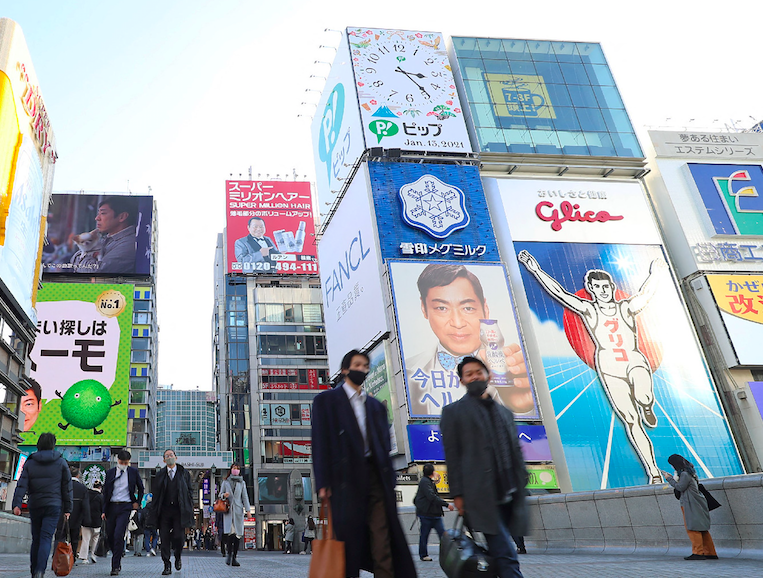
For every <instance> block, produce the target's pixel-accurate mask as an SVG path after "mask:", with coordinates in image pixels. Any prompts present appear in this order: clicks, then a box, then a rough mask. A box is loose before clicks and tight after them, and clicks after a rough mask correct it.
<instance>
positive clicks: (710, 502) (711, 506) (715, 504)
mask: <svg viewBox="0 0 763 578" xmlns="http://www.w3.org/2000/svg"><path fill="white" fill-rule="evenodd" d="M699 491H700V492H702V495H703V496H705V500H707V509H708V510H710V511H711V512H712V511H713V510H717V509H718V508H720V507H721V503H720V502H719V501H718V500H716V499H715V498H714V497H713V494H711V493H710V492H709V491H708V490H707V488H706V487H705V486H704V485H702V484H699Z"/></svg>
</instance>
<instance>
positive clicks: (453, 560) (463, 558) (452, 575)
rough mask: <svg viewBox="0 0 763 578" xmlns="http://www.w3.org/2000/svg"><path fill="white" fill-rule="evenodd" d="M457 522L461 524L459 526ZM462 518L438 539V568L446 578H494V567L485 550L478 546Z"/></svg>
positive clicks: (457, 519) (458, 518)
mask: <svg viewBox="0 0 763 578" xmlns="http://www.w3.org/2000/svg"><path fill="white" fill-rule="evenodd" d="M459 521H460V522H461V524H460V526H459ZM473 534H474V532H472V531H471V529H469V527H468V526H467V525H466V521H465V520H464V518H463V517H462V516H458V517H457V518H456V521H455V523H454V524H453V527H452V528H450V529H448V530H445V532H444V533H443V535H442V538H441V539H440V567H441V568H442V569H443V572H445V575H446V576H447V577H448V578H472V577H477V576H479V577H480V578H494V577H495V575H496V574H495V565H494V564H493V558H492V557H491V556H490V555H488V551H487V548H485V547H483V546H481V545H480V544H478V543H477V542H476V541H475V540H474V537H473Z"/></svg>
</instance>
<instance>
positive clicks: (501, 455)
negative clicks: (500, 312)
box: [440, 357, 527, 578]
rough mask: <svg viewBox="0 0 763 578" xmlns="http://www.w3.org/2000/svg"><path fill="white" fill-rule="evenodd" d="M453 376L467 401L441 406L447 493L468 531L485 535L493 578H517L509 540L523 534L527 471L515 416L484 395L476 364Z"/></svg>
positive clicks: (467, 363) (482, 372)
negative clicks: (446, 469) (492, 567)
mask: <svg viewBox="0 0 763 578" xmlns="http://www.w3.org/2000/svg"><path fill="white" fill-rule="evenodd" d="M457 370H458V377H459V378H460V380H461V385H463V386H465V387H466V392H467V395H465V396H464V397H462V398H461V399H459V400H458V401H456V402H454V403H451V404H449V405H446V406H445V407H444V408H443V410H442V419H441V420H440V431H441V432H442V441H443V447H444V448H445V462H446V464H447V466H448V483H449V484H450V493H451V495H452V496H453V502H454V503H455V505H456V508H457V509H458V513H459V514H460V515H462V516H464V520H465V522H466V524H467V525H468V526H469V528H471V529H472V530H475V531H477V532H482V533H483V534H485V538H486V539H487V543H488V550H489V552H490V555H491V556H492V557H493V558H494V559H495V565H496V573H497V575H498V577H499V578H522V573H521V572H520V571H519V561H518V560H517V551H516V549H515V547H514V544H513V541H512V539H511V536H512V535H514V536H524V534H525V531H526V524H527V513H526V508H527V506H526V503H525V487H526V486H527V469H526V467H525V461H524V458H523V457H522V451H521V449H520V447H519V438H518V437H517V428H516V426H515V425H514V414H512V413H511V410H509V409H508V408H506V407H504V406H502V405H499V404H498V403H496V402H495V400H494V399H493V398H492V397H490V395H489V394H488V392H487V384H488V380H489V379H490V372H489V370H488V368H487V366H486V365H485V364H484V363H483V362H482V360H481V359H478V358H476V357H465V358H464V359H463V360H462V361H461V363H459V364H458V368H457ZM475 472H485V474H480V475H475Z"/></svg>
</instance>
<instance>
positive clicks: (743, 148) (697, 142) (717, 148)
mask: <svg viewBox="0 0 763 578" xmlns="http://www.w3.org/2000/svg"><path fill="white" fill-rule="evenodd" d="M649 137H650V138H651V139H652V144H653V145H654V150H655V152H656V153H657V155H658V156H660V157H674V158H683V159H698V160H699V159H703V158H705V159H714V160H732V161H733V160H736V161H741V162H744V159H745V158H746V159H748V160H749V159H750V158H753V159H755V158H761V157H763V135H762V134H760V133H741V132H737V133H731V132H701V131H683V132H677V131H656V130H650V131H649Z"/></svg>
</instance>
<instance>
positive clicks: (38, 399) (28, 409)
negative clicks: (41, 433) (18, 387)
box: [21, 378, 42, 431]
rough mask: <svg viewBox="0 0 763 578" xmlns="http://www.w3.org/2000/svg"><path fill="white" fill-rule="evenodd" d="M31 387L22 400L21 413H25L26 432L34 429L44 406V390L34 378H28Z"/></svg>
mask: <svg viewBox="0 0 763 578" xmlns="http://www.w3.org/2000/svg"><path fill="white" fill-rule="evenodd" d="M27 381H28V382H29V385H30V387H29V388H28V389H27V390H26V391H25V392H24V395H23V396H22V398H21V411H23V412H24V431H29V430H31V429H32V426H33V425H34V422H36V421H37V418H38V417H39V415H40V405H41V404H42V388H41V387H40V384H39V383H37V382H36V381H35V380H34V379H32V378H27Z"/></svg>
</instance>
